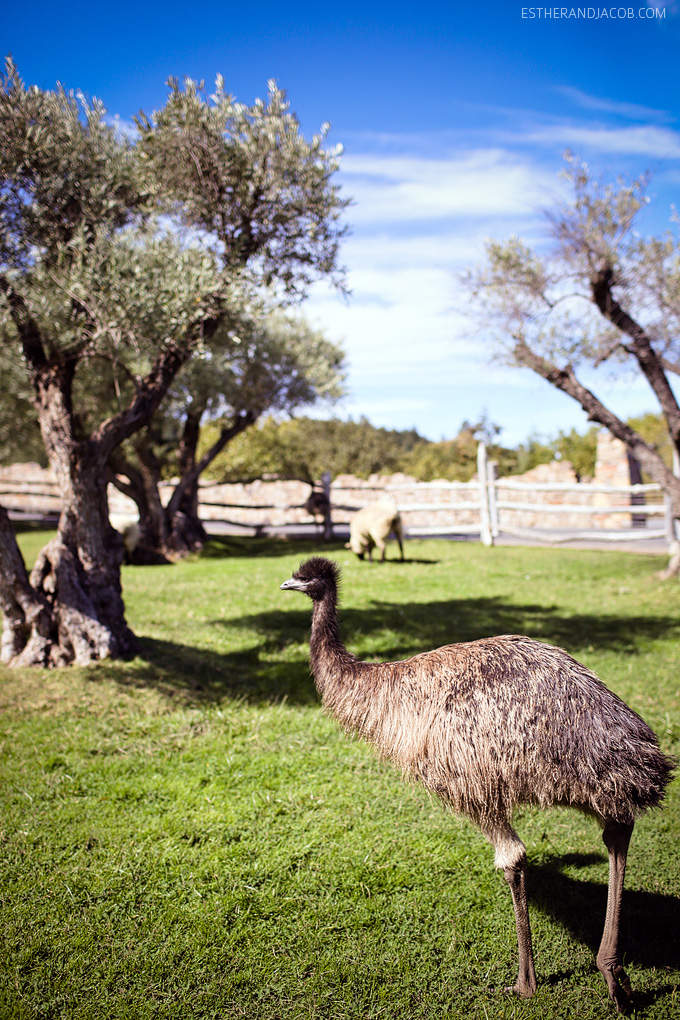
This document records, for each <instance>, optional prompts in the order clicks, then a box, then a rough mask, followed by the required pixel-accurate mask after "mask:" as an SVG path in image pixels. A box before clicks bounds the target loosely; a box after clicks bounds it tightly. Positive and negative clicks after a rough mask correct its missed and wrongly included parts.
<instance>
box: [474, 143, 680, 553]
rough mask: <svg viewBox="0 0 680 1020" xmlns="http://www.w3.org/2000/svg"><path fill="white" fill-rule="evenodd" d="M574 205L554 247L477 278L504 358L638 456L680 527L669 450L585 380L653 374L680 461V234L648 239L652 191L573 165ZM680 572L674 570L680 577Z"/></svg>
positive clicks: (557, 217)
mask: <svg viewBox="0 0 680 1020" xmlns="http://www.w3.org/2000/svg"><path fill="white" fill-rule="evenodd" d="M565 176H566V177H567V179H568V181H569V182H570V184H571V188H572V199H571V201H570V202H568V203H567V204H564V205H562V206H558V207H557V208H556V209H555V210H554V211H552V212H550V213H549V214H548V216H547V224H548V234H549V242H550V243H549V245H548V248H547V252H546V253H545V254H543V253H537V252H535V251H533V250H531V249H530V248H529V247H528V246H527V245H526V244H525V243H524V242H523V241H521V240H520V239H518V238H512V239H511V240H509V241H507V242H503V243H501V242H498V241H491V242H489V243H488V245H487V258H486V263H485V264H484V266H483V267H482V268H481V269H479V270H477V271H474V272H472V273H470V274H469V276H468V277H467V282H468V286H469V287H470V289H471V290H472V292H473V293H474V295H475V296H476V297H477V298H478V299H479V301H480V309H481V311H480V314H481V317H482V319H483V321H484V324H485V326H486V327H491V329H492V331H493V334H494V336H495V339H496V341H497V342H498V343H499V344H500V349H501V351H502V353H503V356H504V357H505V358H507V359H508V360H509V361H510V362H511V363H513V364H515V365H521V366H526V367H528V368H531V369H532V370H533V371H534V372H536V373H537V374H538V375H540V376H541V377H542V378H543V379H545V380H546V381H547V382H549V383H550V384H551V385H553V386H555V387H557V388H558V389H560V390H562V391H563V392H564V393H566V394H568V395H569V396H570V397H572V398H573V399H574V400H576V401H578V403H579V404H580V405H581V407H582V408H583V409H584V411H585V412H586V414H587V416H588V419H589V420H590V421H593V422H597V423H598V424H600V425H604V426H605V427H606V428H607V429H609V431H610V432H611V433H612V434H613V435H614V436H616V437H617V439H620V440H622V442H624V443H625V444H626V447H627V448H628V450H629V452H630V453H631V454H632V456H633V457H634V458H635V459H636V460H637V461H638V462H639V464H640V466H641V468H642V469H643V470H644V471H645V472H646V474H647V475H648V476H649V477H650V478H652V479H653V480H654V481H656V482H658V483H659V484H660V485H661V486H662V488H663V490H664V491H665V493H666V494H667V495H668V497H669V498H670V501H671V505H672V509H673V515H674V517H675V519H676V520H678V519H680V478H678V477H676V476H675V475H674V473H673V471H672V469H671V468H670V467H669V466H668V465H667V464H666V463H665V461H664V459H663V457H662V456H661V455H660V454H659V452H658V450H657V448H656V447H655V446H654V445H652V444H651V443H650V442H648V441H647V440H646V439H645V438H644V436H643V435H642V434H641V432H640V431H639V430H638V429H636V428H635V427H634V424H633V423H631V422H626V421H624V420H623V419H622V418H621V417H619V416H618V415H617V414H616V413H615V412H614V411H613V410H612V409H611V408H610V407H608V406H607V405H606V404H605V403H604V401H603V400H602V399H600V398H599V397H598V396H597V395H596V394H595V393H594V392H593V390H592V389H590V387H589V386H587V385H585V384H584V382H583V381H582V380H583V376H584V373H586V372H587V373H589V374H592V372H593V370H595V369H601V368H602V366H606V367H607V368H609V370H610V371H614V372H617V373H621V372H624V371H627V372H633V373H635V374H641V375H642V376H643V377H644V378H645V379H646V381H647V383H648V384H649V387H650V391H651V393H652V394H653V395H654V397H655V399H656V401H657V402H658V406H659V409H660V411H661V413H662V415H663V418H664V421H665V425H666V428H667V430H668V434H669V437H670V441H671V444H672V446H673V448H674V449H675V451H676V455H680V406H679V405H678V401H677V400H676V397H675V394H674V392H673V388H672V385H671V381H670V376H671V375H672V374H677V373H678V372H679V371H680V330H679V329H678V326H679V325H680V244H679V240H678V235H677V230H675V229H674V227H675V225H673V229H671V228H669V229H668V230H667V231H666V232H665V233H664V234H663V235H662V236H645V235H644V234H643V233H642V231H641V229H640V224H639V220H640V217H641V213H642V212H643V210H644V209H645V207H646V206H647V204H648V198H647V195H646V184H647V182H646V180H645V179H639V180H635V181H633V182H632V183H627V182H625V181H623V180H618V181H617V182H616V184H614V185H604V184H602V183H601V182H599V181H597V180H594V179H593V178H592V177H591V176H590V174H589V171H588V168H587V167H586V166H585V165H584V164H582V163H580V162H579V161H578V160H576V159H575V158H573V157H572V156H569V155H568V156H567V169H566V173H565ZM676 568H677V564H673V569H676Z"/></svg>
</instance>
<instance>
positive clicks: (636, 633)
mask: <svg viewBox="0 0 680 1020" xmlns="http://www.w3.org/2000/svg"><path fill="white" fill-rule="evenodd" d="M287 597H288V598H289V599H290V598H291V597H292V598H296V597H297V598H298V599H299V596H295V595H293V596H291V595H290V594H288V595H287ZM310 619H311V613H310V611H309V608H308V607H305V608H304V609H303V610H299V609H292V610H286V609H280V610H270V611H268V612H264V613H255V614H251V615H248V616H242V617H238V618H237V619H234V620H230V621H224V620H214V621H213V625H214V626H215V627H235V628H243V629H249V630H256V631H257V632H259V633H261V634H262V636H263V639H264V640H263V645H262V647H263V649H264V650H266V651H275V650H276V649H280V648H282V647H284V646H285V645H286V644H288V643H291V642H294V643H298V642H300V641H304V640H306V639H307V637H308V634H309V625H310ZM340 630H341V634H342V637H343V640H344V641H345V643H346V644H347V646H348V647H349V648H350V649H351V650H353V651H357V649H358V648H359V649H360V650H361V654H362V655H365V656H367V657H376V656H379V657H380V658H381V659H389V660H396V659H402V658H408V657H409V656H411V655H415V654H417V653H418V652H422V651H427V650H428V649H430V648H438V647H440V646H441V645H445V644H451V643H454V642H462V641H475V640H477V639H479V638H482V637H488V636H490V635H493V634H526V635H527V636H528V637H533V638H536V639H537V640H539V641H546V642H548V643H550V644H556V645H559V646H560V647H564V648H566V649H567V650H568V651H570V652H575V653H578V652H579V650H581V651H582V650H584V649H585V650H589V651H592V650H593V649H609V650H612V651H616V652H620V653H623V654H635V653H636V652H637V651H638V650H639V647H640V645H641V644H644V642H645V641H648V640H655V639H659V638H661V637H668V636H671V635H676V636H678V637H680V620H678V619H677V618H676V617H673V616H614V615H607V616H604V615H602V616H592V615H574V616H564V615H562V614H560V613H559V612H558V610H557V607H555V606H543V605H537V604H531V603H528V604H523V605H517V604H515V603H506V602H504V601H503V600H502V599H501V598H499V597H493V598H477V599H451V600H446V601H442V602H424V603H406V604H404V603H394V602H384V601H378V600H374V601H372V602H371V604H370V606H368V607H362V608H360V609H352V608H348V609H344V610H341V612H340ZM373 639H374V644H375V648H376V652H375V655H374V653H373V652H372V650H371V647H370V646H371V643H372V640H373Z"/></svg>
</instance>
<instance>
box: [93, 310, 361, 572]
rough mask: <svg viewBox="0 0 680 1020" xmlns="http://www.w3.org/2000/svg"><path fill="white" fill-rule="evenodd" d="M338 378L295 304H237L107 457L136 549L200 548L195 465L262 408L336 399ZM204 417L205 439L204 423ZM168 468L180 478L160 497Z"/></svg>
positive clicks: (332, 348)
mask: <svg viewBox="0 0 680 1020" xmlns="http://www.w3.org/2000/svg"><path fill="white" fill-rule="evenodd" d="M342 379H343V352H342V350H341V349H340V348H339V347H338V346H337V345H335V344H333V343H331V342H330V341H328V340H327V339H326V338H325V337H324V336H323V334H322V333H320V332H319V331H318V330H314V329H312V328H311V327H310V326H309V324H308V323H307V322H306V321H305V320H304V318H303V317H302V316H301V315H300V314H299V313H298V314H292V313H291V312H287V313H285V312H283V311H280V310H278V311H277V310H275V311H267V310H266V309H263V308H260V309H253V310H251V311H250V313H249V314H243V313H242V314H241V315H240V321H239V322H238V323H234V324H233V325H232V328H230V329H229V330H225V331H224V332H223V335H222V336H221V343H220V344H214V345H213V346H212V349H211V350H210V351H207V350H206V351H204V352H203V353H202V355H199V356H196V357H194V358H192V360H191V361H189V362H188V363H187V364H186V365H185V366H184V368H183V369H182V371H181V372H180V373H179V374H178V376H177V378H176V380H175V381H174V383H173V385H172V386H171V387H170V390H169V392H168V395H167V397H166V399H165V400H164V402H163V404H162V406H161V408H160V410H159V411H158V412H157V413H156V415H155V416H154V418H153V420H152V422H151V424H150V425H149V426H148V427H147V428H145V429H143V430H141V431H140V432H138V433H136V434H135V436H133V437H132V439H131V440H130V441H129V442H128V443H126V444H124V445H123V446H121V447H119V449H118V451H116V454H115V455H114V457H113V458H111V460H110V465H111V467H112V469H113V470H114V472H115V474H114V477H113V481H114V484H115V485H116V486H117V487H118V488H119V489H120V490H121V491H122V492H124V493H126V494H127V495H129V496H130V497H131V498H132V499H134V501H135V503H136V504H137V509H138V512H139V521H140V540H139V544H138V547H137V550H136V551H135V556H136V558H137V559H139V560H140V561H143V562H144V561H148V560H152V561H158V560H159V559H174V558H176V557H178V556H182V555H183V554H185V553H186V552H189V551H192V550H196V549H198V548H200V546H201V545H202V544H203V543H204V541H205V539H206V533H205V530H204V528H203V524H202V523H201V520H200V518H199V514H198V502H199V480H200V478H201V475H202V474H203V472H204V471H206V469H208V468H209V467H210V465H211V464H212V463H213V461H214V460H215V458H216V457H217V456H218V455H219V454H220V453H221V452H222V451H223V450H224V449H225V447H226V446H227V444H228V443H230V442H231V441H232V440H233V439H234V438H235V437H236V436H238V435H240V434H241V433H242V432H243V431H244V430H245V429H247V428H248V427H249V426H250V425H252V424H254V423H255V422H256V421H257V420H258V419H259V418H260V417H261V416H262V415H263V414H266V413H273V414H279V415H282V414H283V415H288V414H291V413H293V412H294V411H296V410H299V409H300V408H302V407H305V406H309V405H312V404H315V403H317V402H318V401H324V400H325V401H331V400H335V399H336V398H337V397H338V396H340V395H341V393H342ZM208 423H210V425H211V427H210V429H209V430H206V433H207V432H208V431H209V434H210V441H209V442H208V443H207V444H206V442H205V441H202V426H204V425H206V424H208ZM199 442H200V443H201V447H202V448H201V451H200V453H199V452H198V451H199ZM171 469H172V473H173V474H174V475H176V476H178V477H177V480H176V481H175V483H174V489H173V491H172V495H171V497H170V499H169V501H168V502H167V504H166V505H163V503H162V502H161V497H160V489H159V486H160V483H161V480H162V478H165V477H167V475H168V474H169V472H170V470H171Z"/></svg>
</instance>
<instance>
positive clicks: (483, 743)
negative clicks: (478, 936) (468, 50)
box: [281, 556, 673, 1009]
mask: <svg viewBox="0 0 680 1020" xmlns="http://www.w3.org/2000/svg"><path fill="white" fill-rule="evenodd" d="M339 576H340V575H339V570H338V567H337V566H336V565H335V564H334V563H332V562H331V561H330V560H328V559H326V558H324V557H320V556H317V557H313V558H312V559H310V560H307V561H306V562H305V563H303V564H301V566H300V568H299V569H298V570H297V571H296V572H295V574H294V575H293V577H292V578H291V579H290V580H288V581H285V582H284V583H283V584H282V585H281V587H282V588H283V589H292V590H298V591H302V592H304V593H305V594H307V595H308V596H309V597H310V598H311V599H312V630H311V640H310V655H311V666H312V672H313V674H314V678H315V681H316V686H317V688H318V691H319V693H320V695H321V698H322V702H323V704H324V707H325V708H326V709H327V710H328V711H330V712H332V713H333V715H335V716H336V717H337V719H338V720H339V721H340V722H341V723H342V725H343V726H344V727H345V729H347V730H348V731H351V732H354V733H358V734H360V735H361V736H362V737H365V738H366V739H367V740H369V741H370V742H371V743H373V744H374V745H375V746H376V747H377V749H378V750H379V752H380V753H381V755H383V756H384V757H386V758H389V759H390V760H391V761H393V762H394V763H395V764H396V765H398V766H400V767H401V768H402V769H403V771H404V772H405V773H407V774H409V775H410V776H413V777H414V778H415V779H417V780H419V781H421V782H422V783H423V784H424V785H425V786H426V787H427V788H428V789H430V790H432V791H433V792H434V793H436V794H437V795H438V796H439V797H440V798H441V799H442V800H443V801H444V802H446V803H447V804H449V805H450V806H451V807H452V808H453V809H454V810H455V811H459V812H462V813H463V814H466V815H467V816H468V817H469V818H471V819H472V820H473V821H474V822H475V823H476V824H477V825H478V826H479V828H480V829H481V831H482V832H483V833H484V835H485V836H486V837H487V838H488V839H489V841H490V842H491V843H492V844H493V846H494V848H495V860H496V866H497V867H499V868H503V870H504V873H505V878H506V880H507V881H508V883H509V885H510V889H511V892H512V896H513V903H514V906H515V914H516V921H517V933H518V942H519V956H520V970H519V976H518V979H517V984H516V985H515V989H514V990H515V991H516V992H518V993H519V994H521V995H525V996H526V995H531V994H533V992H534V991H535V988H536V977H535V972H534V963H533V953H532V947H531V934H530V928H529V916H528V910H527V905H526V892H525V871H526V852H525V848H524V845H523V843H522V842H521V840H520V838H519V836H518V835H517V833H516V832H515V831H514V829H513V827H512V824H511V818H512V813H513V810H514V809H515V807H517V806H518V805H520V804H535V805H539V806H540V807H549V806H551V805H555V804H560V805H567V806H571V807H575V808H578V809H579V810H581V811H584V812H585V813H587V814H590V815H593V816H594V817H595V818H596V819H597V820H598V821H599V822H600V824H601V825H602V828H603V839H604V841H605V844H606V845H607V848H608V850H609V857H610V884H609V900H608V904H607V918H606V923H605V930H604V934H603V938H602V944H601V946H600V951H599V953H598V967H599V969H600V970H601V971H602V974H603V976H604V977H605V980H606V981H607V985H608V987H609V992H610V995H611V996H612V998H613V999H614V1001H615V1002H616V1005H617V1008H619V1009H622V1008H626V1007H628V1006H630V1004H631V1001H632V999H631V994H632V993H631V989H630V983H629V981H628V978H627V977H626V975H625V973H624V971H623V968H622V966H621V958H620V952H619V946H618V928H619V911H620V903H621V893H622V890H623V876H624V870H625V861H626V852H627V847H628V843H629V841H630V835H631V833H632V829H633V823H634V820H635V818H636V817H637V816H638V815H639V814H640V812H642V811H644V810H645V809H646V808H648V807H653V806H654V805H657V804H659V803H660V801H661V799H662V797H663V794H664V790H665V787H666V786H667V784H668V782H669V781H670V778H671V773H672V769H673V762H672V761H671V760H670V759H669V758H667V757H666V756H665V755H663V754H662V752H661V751H660V749H659V745H658V741H657V739H656V736H655V735H654V733H653V732H652V730H651V729H650V728H649V726H647V724H646V723H645V722H644V721H643V720H642V719H641V718H640V717H639V716H638V715H637V714H636V713H635V712H633V711H632V709H630V708H628V706H627V705H626V704H625V703H624V702H623V701H622V700H621V699H620V698H618V697H617V696H616V695H615V694H613V693H612V692H611V691H609V690H608V689H607V688H606V687H605V686H604V684H603V683H601V681H600V680H599V679H598V678H597V677H596V676H595V674H594V673H592V672H591V671H590V670H589V669H586V667H585V666H583V665H581V663H579V662H577V661H576V660H575V659H573V658H572V657H571V656H570V655H568V654H567V652H564V651H562V649H560V648H555V647H553V646H551V645H546V644H543V643H541V642H539V641H534V640H532V639H531V638H528V637H522V636H518V635H503V636H500V637H490V638H483V639H481V640H479V641H470V642H465V643H462V644H451V645H445V646H444V647H442V648H437V649H435V650H434V651H430V652H423V653H422V654H420V655H415V656H413V658H410V659H405V660H403V661H400V662H382V663H367V662H362V661H360V660H358V659H357V658H356V657H355V656H353V655H351V654H350V653H349V652H348V651H347V649H346V648H345V647H344V645H343V644H342V642H341V640H340V635H339V630H338V614H337V600H338V584H339Z"/></svg>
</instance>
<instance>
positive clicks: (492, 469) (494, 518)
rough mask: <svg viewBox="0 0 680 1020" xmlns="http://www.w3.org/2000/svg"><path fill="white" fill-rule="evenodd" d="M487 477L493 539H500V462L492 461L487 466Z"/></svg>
mask: <svg viewBox="0 0 680 1020" xmlns="http://www.w3.org/2000/svg"><path fill="white" fill-rule="evenodd" d="M486 477H487V483H488V487H489V518H490V522H491V537H492V538H498V503H497V500H496V481H497V479H498V462H497V461H495V460H490V461H489V462H488V464H487V466H486Z"/></svg>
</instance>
